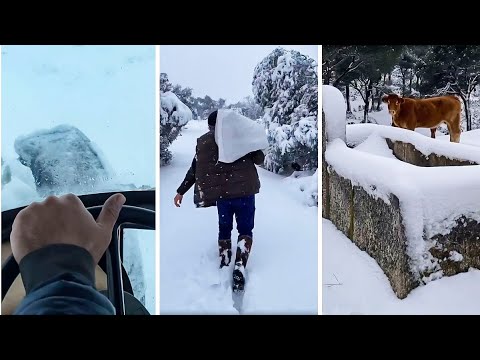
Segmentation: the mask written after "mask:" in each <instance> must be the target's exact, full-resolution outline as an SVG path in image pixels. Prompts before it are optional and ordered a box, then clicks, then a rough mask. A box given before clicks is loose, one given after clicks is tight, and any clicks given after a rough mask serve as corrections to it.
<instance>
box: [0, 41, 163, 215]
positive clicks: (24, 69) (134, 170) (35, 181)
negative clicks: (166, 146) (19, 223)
mask: <svg viewBox="0 0 480 360" xmlns="http://www.w3.org/2000/svg"><path fill="white" fill-rule="evenodd" d="M154 61H155V50H154V46H3V47H2V84H1V85H2V211H3V210H7V209H11V208H15V207H19V206H24V205H28V204H29V203H31V202H32V201H37V200H41V199H42V198H44V197H46V196H48V195H49V194H56V195H59V194H64V193H67V192H73V193H75V194H77V195H80V194H86V193H96V192H104V191H120V190H134V189H146V188H153V187H154V186H155V121H154V119H155V65H154V64H155V63H154Z"/></svg>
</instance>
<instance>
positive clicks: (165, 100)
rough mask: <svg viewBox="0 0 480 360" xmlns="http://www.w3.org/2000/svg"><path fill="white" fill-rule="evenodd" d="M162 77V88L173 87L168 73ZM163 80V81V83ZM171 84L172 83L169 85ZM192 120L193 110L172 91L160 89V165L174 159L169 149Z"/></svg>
mask: <svg viewBox="0 0 480 360" xmlns="http://www.w3.org/2000/svg"><path fill="white" fill-rule="evenodd" d="M162 75H163V76H161V77H160V89H162V88H163V89H171V84H170V83H169V81H168V77H167V74H162ZM162 81H163V83H162ZM169 84H170V85H169ZM190 120H192V111H191V110H190V109H189V108H188V106H186V105H185V104H184V103H183V102H181V101H180V99H179V98H178V97H177V95H175V94H174V93H173V92H171V91H165V92H163V91H160V165H161V166H163V165H167V164H169V163H170V161H171V160H172V153H171V152H170V151H169V150H168V148H169V146H170V144H171V143H172V142H173V141H174V140H175V139H176V138H177V136H178V134H179V133H180V131H181V129H182V127H183V126H184V125H185V124H186V123H188V122H189V121H190Z"/></svg>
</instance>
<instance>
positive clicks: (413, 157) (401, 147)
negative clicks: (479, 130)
mask: <svg viewBox="0 0 480 360" xmlns="http://www.w3.org/2000/svg"><path fill="white" fill-rule="evenodd" d="M385 140H386V141H387V144H388V147H389V148H390V149H391V150H392V151H393V154H394V155H395V156H396V157H397V159H399V160H401V161H404V162H407V163H409V164H412V165H416V166H424V167H428V166H464V165H478V164H477V163H474V162H471V161H466V160H462V159H449V158H446V157H445V156H443V155H437V154H430V155H428V156H425V155H424V154H422V153H421V152H420V151H418V150H417V149H416V148H415V145H413V144H410V143H405V142H402V141H394V140H391V139H385Z"/></svg>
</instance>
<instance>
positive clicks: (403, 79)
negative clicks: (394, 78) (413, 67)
mask: <svg viewBox="0 0 480 360" xmlns="http://www.w3.org/2000/svg"><path fill="white" fill-rule="evenodd" d="M400 72H401V73H402V96H404V95H405V84H406V81H405V80H406V79H405V75H406V72H405V71H404V70H403V69H402V70H400Z"/></svg>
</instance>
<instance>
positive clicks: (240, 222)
mask: <svg viewBox="0 0 480 360" xmlns="http://www.w3.org/2000/svg"><path fill="white" fill-rule="evenodd" d="M217 209H218V228H219V231H218V239H219V240H228V239H231V236H232V230H233V216H234V215H235V221H236V223H237V231H238V235H239V236H241V235H248V236H250V237H252V236H253V226H254V219H255V195H250V196H243V197H239V198H235V199H220V200H217Z"/></svg>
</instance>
